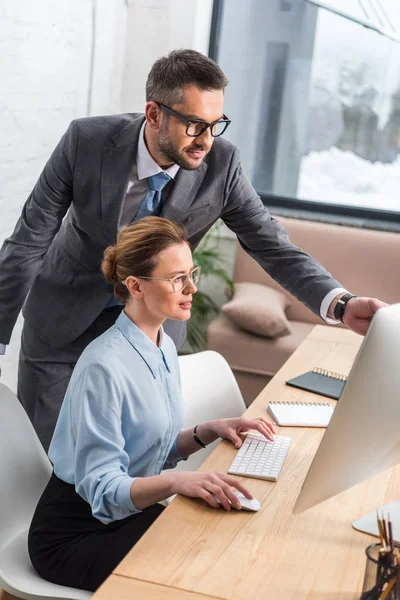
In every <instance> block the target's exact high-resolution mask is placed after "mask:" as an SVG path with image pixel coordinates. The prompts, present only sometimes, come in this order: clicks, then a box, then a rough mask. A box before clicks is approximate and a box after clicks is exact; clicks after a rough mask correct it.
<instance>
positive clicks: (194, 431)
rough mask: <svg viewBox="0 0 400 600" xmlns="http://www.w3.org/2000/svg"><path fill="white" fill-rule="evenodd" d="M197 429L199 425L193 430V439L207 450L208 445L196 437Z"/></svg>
mask: <svg viewBox="0 0 400 600" xmlns="http://www.w3.org/2000/svg"><path fill="white" fill-rule="evenodd" d="M197 428H198V425H196V427H195V428H194V429H193V439H194V441H195V442H196V443H197V444H199V446H201V447H202V448H206V445H205V444H203V442H202V441H201V440H200V439H199V438H198V437H197V435H196V431H197Z"/></svg>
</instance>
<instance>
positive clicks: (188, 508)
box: [95, 326, 400, 600]
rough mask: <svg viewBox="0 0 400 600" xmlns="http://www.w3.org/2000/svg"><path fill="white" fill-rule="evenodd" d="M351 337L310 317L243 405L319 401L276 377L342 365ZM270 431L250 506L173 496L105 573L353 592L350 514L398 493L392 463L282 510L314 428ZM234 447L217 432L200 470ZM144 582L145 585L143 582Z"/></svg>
mask: <svg viewBox="0 0 400 600" xmlns="http://www.w3.org/2000/svg"><path fill="white" fill-rule="evenodd" d="M361 341H362V338H361V337H360V336H357V335H356V334H354V333H352V332H351V331H347V330H343V329H337V328H333V327H326V326H317V327H315V329H314V330H313V331H312V332H311V334H310V335H309V336H308V338H307V339H306V340H305V341H304V342H303V344H302V345H301V346H300V348H298V350H297V351H296V352H295V353H294V354H293V355H292V356H291V357H290V358H289V360H288V361H287V363H286V364H285V365H284V366H283V367H282V369H281V370H280V371H279V372H278V373H277V375H276V376H275V377H274V378H273V380H272V381H271V382H270V383H269V384H268V385H267V387H266V388H265V390H264V391H263V392H262V393H261V394H260V395H259V396H258V398H257V399H256V400H255V402H254V403H253V404H252V405H251V406H250V407H249V409H248V410H247V414H248V415H250V416H256V415H260V414H264V415H266V414H267V413H266V410H265V408H266V406H267V404H268V401H269V400H280V401H307V402H311V401H315V402H318V401H321V399H320V397H318V396H316V395H314V394H310V393H308V392H304V391H301V390H296V389H294V388H291V387H289V386H285V385H284V382H285V380H286V379H288V378H290V377H293V376H295V375H299V374H301V373H303V372H305V371H307V370H309V369H312V368H313V367H321V368H325V369H328V370H331V371H336V372H339V373H345V374H346V373H348V372H349V370H350V368H351V365H352V363H353V360H354V357H355V355H356V353H357V350H358V348H359V345H360V343H361ZM332 404H333V405H334V404H335V402H333V401H332ZM279 433H281V434H284V435H290V436H291V437H292V444H291V447H290V449H289V453H288V456H287V458H286V461H285V464H284V466H283V470H282V472H281V475H280V478H279V481H278V482H277V483H271V482H266V481H261V480H256V479H248V478H243V481H244V482H245V484H246V486H247V487H248V488H249V489H250V490H251V492H252V493H253V494H254V496H255V497H257V498H258V499H259V500H260V502H261V504H262V509H261V510H260V511H259V512H258V513H248V512H244V511H243V512H237V511H232V512H229V513H226V512H224V511H222V510H215V509H212V508H211V507H208V505H206V504H205V503H203V502H202V501H200V500H193V499H189V498H184V497H177V498H176V499H175V500H174V501H173V502H172V503H171V505H170V506H169V507H168V509H167V510H166V511H164V513H163V514H162V515H161V516H160V518H159V519H158V520H157V522H156V523H155V524H154V525H153V526H152V527H151V529H150V530H149V531H148V532H147V534H146V535H145V536H144V537H143V538H142V539H141V540H140V541H139V543H138V544H137V545H136V546H135V547H134V548H133V549H132V550H131V552H129V554H128V555H127V556H126V558H125V559H124V560H123V561H122V562H121V563H120V565H119V566H118V567H117V569H116V570H115V575H119V576H121V577H123V578H125V579H129V578H132V579H134V580H135V582H137V581H143V582H149V585H150V584H151V586H154V585H160V586H166V588H165V590H164V591H165V595H164V596H160V598H161V597H162V598H163V599H164V598H180V597H181V596H180V595H179V594H178V592H179V591H180V593H181V592H182V591H183V590H185V591H188V592H193V593H194V594H196V595H199V596H196V597H198V598H199V600H200V599H201V600H203V595H205V596H211V597H217V598H222V599H224V600H244V599H247V598H249V599H250V598H251V599H252V600H261V599H268V600H278V599H279V600H282V599H284V600H286V599H291V598H293V599H294V598H295V599H296V600H301V599H303V598H312V599H315V600H323V599H333V598H335V599H354V600H356V599H358V598H359V595H360V593H361V589H362V582H363V574H364V568H365V554H364V551H365V548H366V546H368V544H370V543H371V542H373V541H374V538H372V537H370V536H368V535H365V534H361V533H359V532H356V531H354V530H353V529H352V527H351V523H352V521H353V520H355V519H356V518H358V517H360V516H362V515H364V514H365V513H367V512H369V511H371V510H373V509H374V508H376V507H377V506H379V505H381V504H384V503H386V502H389V501H391V500H395V499H398V496H396V492H397V491H398V490H399V489H400V469H399V468H398V467H396V468H394V469H391V470H389V471H386V472H384V473H382V474H380V475H378V476H376V477H374V478H372V479H369V480H368V481H367V482H365V483H362V484H359V485H358V486H356V487H354V488H352V489H350V490H347V491H346V492H343V493H342V494H340V495H338V496H336V497H334V498H331V499H330V500H328V501H326V502H324V503H322V504H320V505H318V506H316V507H314V508H312V509H310V510H308V511H306V512H304V513H302V514H300V515H292V514H291V511H292V507H293V505H294V502H295V500H296V498H297V495H298V493H299V491H300V488H301V485H302V483H303V481H304V478H305V475H306V473H307V471H308V468H309V466H310V464H311V461H312V458H313V456H314V454H315V452H316V450H317V448H318V444H319V442H320V440H321V438H322V435H323V433H324V430H323V429H306V428H283V427H282V428H280V431H279ZM234 453H235V450H234V448H233V447H232V446H231V445H229V444H228V443H227V442H222V443H221V444H219V446H218V447H217V449H216V450H215V451H214V452H213V453H212V454H211V455H210V456H209V458H208V459H207V460H206V461H205V463H204V464H203V465H202V467H201V470H202V471H203V470H210V469H217V470H221V471H224V472H226V471H227V469H228V466H229V464H230V462H231V460H232V458H233V456H234ZM327 477H329V473H327ZM109 581H110V580H109ZM168 588H169V590H168ZM148 589H149V593H150V592H151V587H149V588H148ZM168 594H169V595H168ZM97 597H98V598H102V596H97V594H96V595H95V598H97ZM113 597H114V598H117V597H121V598H124V597H125V596H123V595H122V594H121V595H120V596H119V595H117V594H115V595H114V596H113ZM138 597H141V598H146V599H147V598H153V596H151V595H149V596H147V595H144V594H142V595H140V596H138ZM157 598H158V597H157Z"/></svg>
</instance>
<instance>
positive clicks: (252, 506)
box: [213, 492, 261, 512]
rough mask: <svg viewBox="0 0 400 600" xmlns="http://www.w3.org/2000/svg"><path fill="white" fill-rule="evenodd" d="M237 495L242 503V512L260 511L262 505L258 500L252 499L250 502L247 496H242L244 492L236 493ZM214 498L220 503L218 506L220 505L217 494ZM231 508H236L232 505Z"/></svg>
mask: <svg viewBox="0 0 400 600" xmlns="http://www.w3.org/2000/svg"><path fill="white" fill-rule="evenodd" d="M235 494H236V496H237V497H238V500H239V502H240V506H241V507H242V510H250V511H252V512H256V511H257V510H260V508H261V504H260V502H259V501H258V500H257V499H256V498H252V499H251V500H250V499H249V498H246V496H244V495H243V494H242V492H235ZM213 496H214V498H215V499H216V501H217V502H218V504H220V501H219V500H218V498H217V497H216V496H215V494H213ZM231 506H232V508H236V507H235V506H234V505H233V504H231Z"/></svg>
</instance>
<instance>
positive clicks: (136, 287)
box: [125, 275, 143, 298]
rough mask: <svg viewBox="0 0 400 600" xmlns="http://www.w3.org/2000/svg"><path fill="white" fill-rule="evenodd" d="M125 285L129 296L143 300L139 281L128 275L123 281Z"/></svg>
mask: <svg viewBox="0 0 400 600" xmlns="http://www.w3.org/2000/svg"><path fill="white" fill-rule="evenodd" d="M125 285H126V287H127V288H128V291H129V293H130V295H131V296H133V297H134V298H143V291H142V288H141V285H140V280H139V279H138V278H137V277H134V276H133V275H130V276H129V277H127V278H126V279H125Z"/></svg>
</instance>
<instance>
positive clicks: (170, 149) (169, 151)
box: [157, 127, 207, 171]
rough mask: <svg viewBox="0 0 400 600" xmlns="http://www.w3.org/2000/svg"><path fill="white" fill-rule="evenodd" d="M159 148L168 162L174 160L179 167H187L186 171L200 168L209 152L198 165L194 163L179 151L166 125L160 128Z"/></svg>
mask: <svg viewBox="0 0 400 600" xmlns="http://www.w3.org/2000/svg"><path fill="white" fill-rule="evenodd" d="M157 150H158V152H159V153H160V154H161V156H162V157H163V159H164V160H165V162H166V163H169V162H174V163H175V164H177V165H178V167H180V168H181V169H185V170H186V171H194V170H195V169H198V168H199V167H200V166H201V165H202V164H203V161H204V158H205V157H206V156H207V154H205V155H204V158H203V160H202V161H201V163H200V164H198V165H197V166H194V165H192V164H191V163H190V162H188V161H187V160H186V159H185V158H184V156H182V153H181V152H179V151H178V150H177V149H176V147H175V146H174V144H173V143H172V142H171V140H170V139H169V137H168V132H167V129H166V127H162V129H161V130H160V133H159V138H158V140H157Z"/></svg>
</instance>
